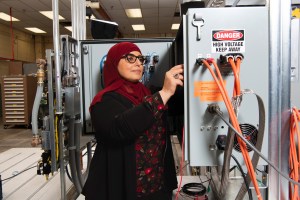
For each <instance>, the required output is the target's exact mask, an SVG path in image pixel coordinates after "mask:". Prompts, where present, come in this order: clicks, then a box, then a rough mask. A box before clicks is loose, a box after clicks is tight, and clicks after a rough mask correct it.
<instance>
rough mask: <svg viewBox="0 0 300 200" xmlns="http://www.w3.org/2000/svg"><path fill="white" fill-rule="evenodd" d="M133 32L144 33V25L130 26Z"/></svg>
mask: <svg viewBox="0 0 300 200" xmlns="http://www.w3.org/2000/svg"><path fill="white" fill-rule="evenodd" d="M131 26H132V28H133V30H134V31H144V30H145V26H144V24H135V25H131Z"/></svg>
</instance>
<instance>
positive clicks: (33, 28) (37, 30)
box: [25, 27, 46, 33]
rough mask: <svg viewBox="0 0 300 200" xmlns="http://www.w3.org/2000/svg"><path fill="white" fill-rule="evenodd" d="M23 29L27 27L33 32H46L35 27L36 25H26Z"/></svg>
mask: <svg viewBox="0 0 300 200" xmlns="http://www.w3.org/2000/svg"><path fill="white" fill-rule="evenodd" d="M25 29H27V30H29V31H31V32H34V33H46V32H45V31H43V30H41V29H39V28H36V27H26V28H25Z"/></svg>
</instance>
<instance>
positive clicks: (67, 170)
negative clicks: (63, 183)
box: [66, 165, 73, 183]
mask: <svg viewBox="0 0 300 200" xmlns="http://www.w3.org/2000/svg"><path fill="white" fill-rule="evenodd" d="M66 173H67V176H68V178H69V180H70V181H71V182H72V183H73V179H72V177H71V175H70V172H69V168H68V165H66Z"/></svg>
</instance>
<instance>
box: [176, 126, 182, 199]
mask: <svg viewBox="0 0 300 200" xmlns="http://www.w3.org/2000/svg"><path fill="white" fill-rule="evenodd" d="M183 162H184V127H183V128H182V142H181V161H180V167H179V172H180V181H179V185H178V187H177V192H176V197H175V199H176V200H177V199H178V194H179V192H180V188H181V184H182V166H183Z"/></svg>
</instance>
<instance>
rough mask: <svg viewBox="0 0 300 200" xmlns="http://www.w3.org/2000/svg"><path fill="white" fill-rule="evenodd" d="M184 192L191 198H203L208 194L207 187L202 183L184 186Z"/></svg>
mask: <svg viewBox="0 0 300 200" xmlns="http://www.w3.org/2000/svg"><path fill="white" fill-rule="evenodd" d="M181 190H182V192H183V193H185V194H187V195H189V196H194V197H195V196H197V197H199V196H203V195H204V194H205V193H206V187H205V186H204V185H203V184H202V183H187V184H185V185H183V186H182V189H181Z"/></svg>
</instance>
